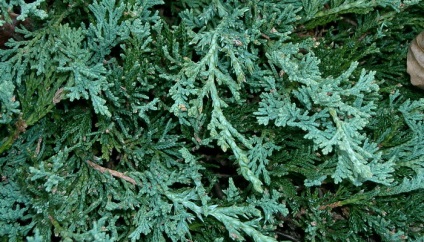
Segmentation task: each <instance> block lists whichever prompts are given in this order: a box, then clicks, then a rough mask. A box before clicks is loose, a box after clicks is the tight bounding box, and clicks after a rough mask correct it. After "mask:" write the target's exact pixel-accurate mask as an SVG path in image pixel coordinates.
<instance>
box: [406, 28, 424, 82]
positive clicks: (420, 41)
mask: <svg viewBox="0 0 424 242" xmlns="http://www.w3.org/2000/svg"><path fill="white" fill-rule="evenodd" d="M406 59H407V61H406V63H407V64H406V65H407V72H408V73H409V75H410V76H411V83H412V85H414V86H416V87H419V88H421V89H424V31H423V32H421V33H420V34H419V35H418V36H417V37H416V38H415V39H414V40H413V41H412V43H411V45H410V46H409V50H408V55H407V58H406Z"/></svg>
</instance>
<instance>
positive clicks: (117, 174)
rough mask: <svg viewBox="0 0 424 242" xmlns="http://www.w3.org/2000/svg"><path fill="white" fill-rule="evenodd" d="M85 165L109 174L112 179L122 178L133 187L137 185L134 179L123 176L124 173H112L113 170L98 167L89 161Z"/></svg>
mask: <svg viewBox="0 0 424 242" xmlns="http://www.w3.org/2000/svg"><path fill="white" fill-rule="evenodd" d="M87 164H89V165H90V166H91V167H93V168H94V169H95V170H98V171H100V172H101V173H105V172H109V173H110V174H111V175H112V176H114V177H119V178H122V179H124V180H125V181H127V182H130V183H132V184H133V185H137V182H136V181H135V180H134V179H132V178H131V177H129V176H127V175H125V174H124V173H122V172H119V171H114V170H111V169H108V168H105V167H103V166H99V165H97V164H96V163H94V162H92V161H90V160H87Z"/></svg>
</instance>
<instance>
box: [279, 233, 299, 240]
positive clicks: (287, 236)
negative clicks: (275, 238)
mask: <svg viewBox="0 0 424 242" xmlns="http://www.w3.org/2000/svg"><path fill="white" fill-rule="evenodd" d="M276 233H277V234H279V235H281V236H283V237H286V238H287V239H291V240H292V241H295V242H300V240H298V239H296V238H295V237H293V236H290V235H288V234H284V233H281V232H278V231H277V232H276Z"/></svg>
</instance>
